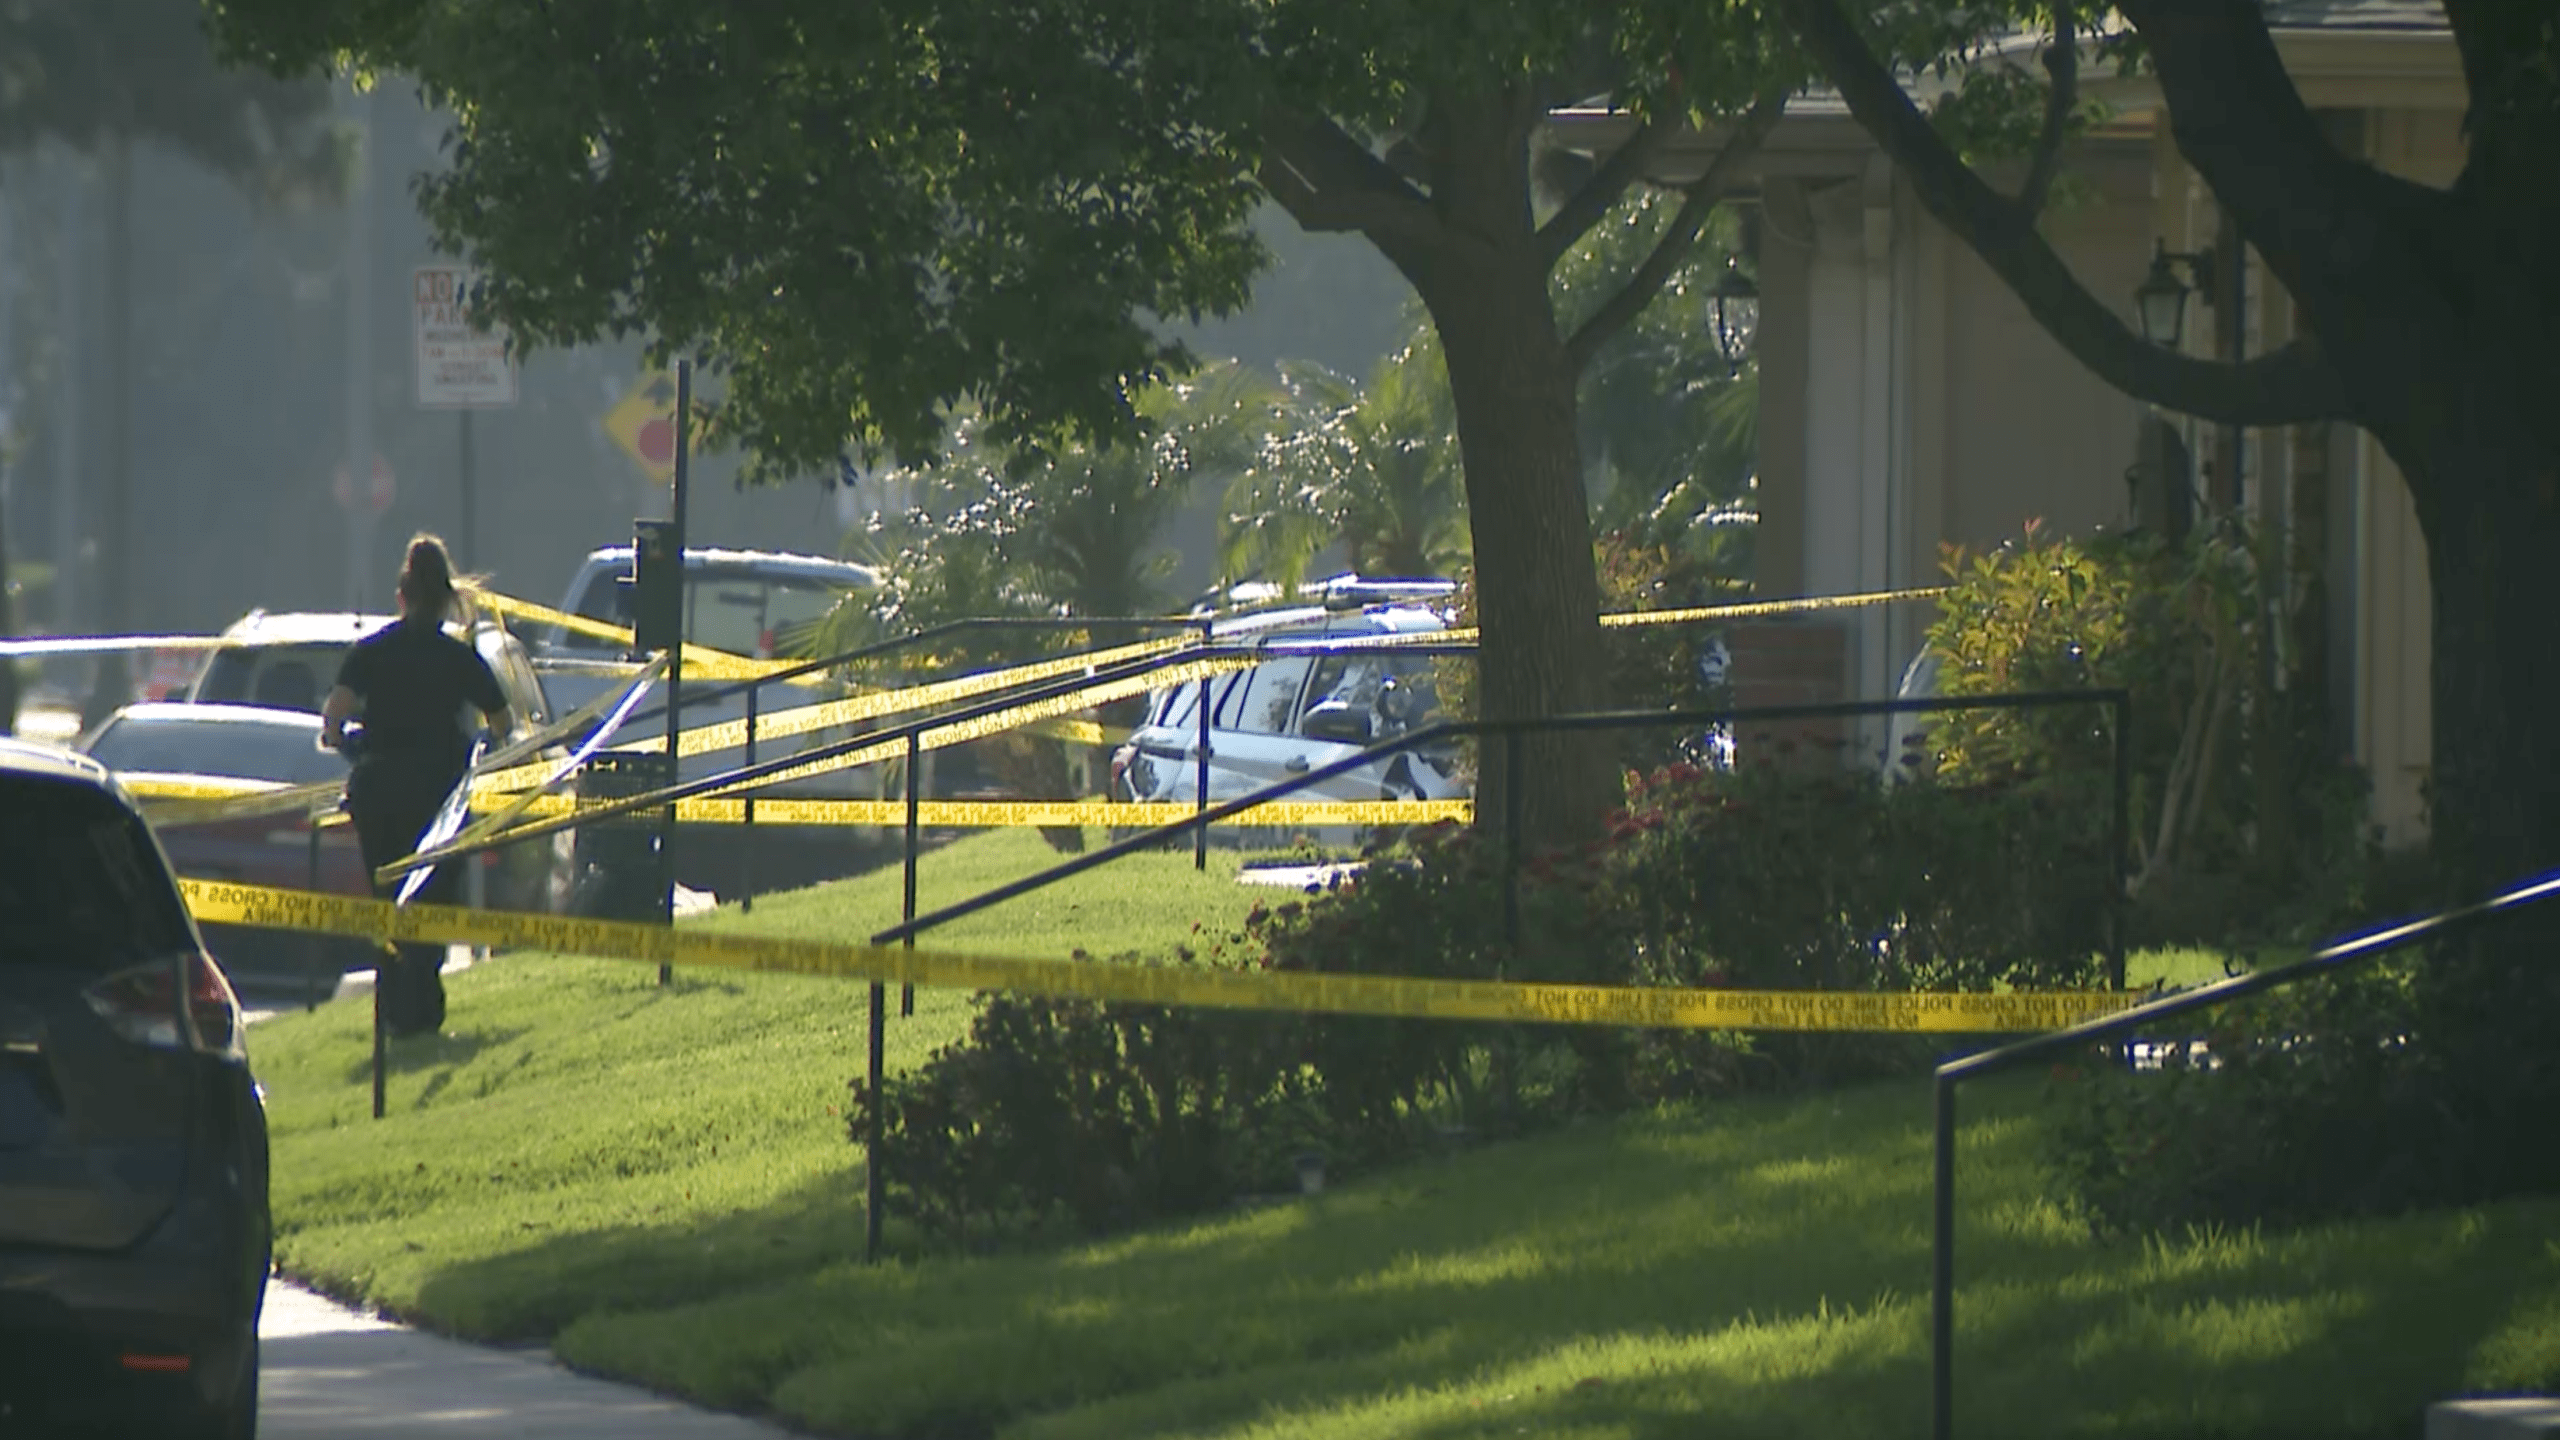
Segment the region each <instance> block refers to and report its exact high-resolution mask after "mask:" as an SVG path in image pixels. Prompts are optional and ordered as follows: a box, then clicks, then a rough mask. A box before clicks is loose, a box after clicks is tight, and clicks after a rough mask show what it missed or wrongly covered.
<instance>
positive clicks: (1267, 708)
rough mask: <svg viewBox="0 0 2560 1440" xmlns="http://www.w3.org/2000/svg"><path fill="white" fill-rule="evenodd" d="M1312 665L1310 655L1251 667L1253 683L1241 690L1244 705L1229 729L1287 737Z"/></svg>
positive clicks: (1294, 722)
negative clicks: (1299, 696) (1301, 689)
mask: <svg viewBox="0 0 2560 1440" xmlns="http://www.w3.org/2000/svg"><path fill="white" fill-rule="evenodd" d="M1314 664H1315V657H1314V656H1312V655H1290V656H1285V657H1283V658H1281V659H1278V660H1272V661H1267V662H1265V663H1263V664H1260V665H1257V666H1255V667H1253V670H1252V672H1251V673H1252V676H1253V682H1252V683H1251V684H1249V685H1247V686H1245V687H1244V703H1243V705H1242V706H1241V707H1238V708H1237V709H1236V713H1235V714H1234V715H1233V717H1232V721H1233V723H1232V724H1231V725H1230V727H1229V728H1231V729H1235V730H1241V731H1243V732H1245V733H1246V734H1249V735H1286V734H1288V733H1289V732H1290V731H1291V730H1293V729H1295V728H1297V721H1298V691H1299V689H1300V688H1301V687H1302V686H1303V685H1304V684H1305V682H1306V678H1307V671H1308V669H1309V668H1310V667H1311V666H1313V665H1314ZM1221 708H1224V707H1221Z"/></svg>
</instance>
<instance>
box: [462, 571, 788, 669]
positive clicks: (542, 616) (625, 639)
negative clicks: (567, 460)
mask: <svg viewBox="0 0 2560 1440" xmlns="http://www.w3.org/2000/svg"><path fill="white" fill-rule="evenodd" d="M468 593H469V595H470V597H471V600H472V603H474V604H476V605H479V606H480V607H482V608H483V609H487V610H492V611H495V612H496V613H498V614H500V615H504V616H507V617H509V618H511V619H516V620H530V621H532V622H533V623H534V624H536V625H552V626H557V627H558V628H560V629H563V630H567V631H571V632H573V633H575V634H579V635H586V636H590V637H592V638H594V639H598V640H605V641H610V642H612V643H614V644H617V645H621V646H624V647H626V648H628V647H629V646H630V645H631V643H632V637H631V631H630V630H629V629H628V628H626V627H624V626H620V625H614V624H609V623H607V622H605V621H602V620H594V619H590V618H588V617H587V616H584V615H572V614H570V613H569V612H568V611H566V610H554V609H552V608H551V607H550V606H548V605H537V604H535V603H534V602H532V601H530V600H519V599H517V598H516V597H515V596H513V595H508V594H505V593H502V592H500V591H496V590H490V589H486V588H483V587H481V586H476V585H475V586H472V587H471V588H470V590H469V592H468ZM799 663H801V662H799V661H797V660H751V659H749V658H747V657H746V656H744V655H732V654H730V653H729V652H728V651H726V650H714V649H712V648H711V647H710V646H708V645H693V644H687V645H686V646H685V647H684V668H685V673H686V674H689V675H694V676H699V677H702V678H706V679H712V680H758V679H762V678H763V677H765V676H767V675H771V674H773V673H774V672H775V671H777V670H788V669H790V668H792V667H793V666H795V665H798V664H799ZM785 683H790V684H800V685H817V684H824V683H825V677H824V676H822V675H816V674H811V675H795V676H793V677H791V679H790V680H789V681H787V682H785Z"/></svg>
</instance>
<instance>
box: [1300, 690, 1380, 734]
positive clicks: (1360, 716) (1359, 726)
mask: <svg viewBox="0 0 2560 1440" xmlns="http://www.w3.org/2000/svg"><path fill="white" fill-rule="evenodd" d="M1298 729H1299V732H1300V733H1301V734H1304V735H1305V736H1306V737H1307V738H1308V739H1310V740H1326V741H1331V742H1332V743H1334V744H1336V745H1366V744H1368V743H1369V734H1370V730H1369V712H1368V711H1366V710H1357V709H1354V708H1352V707H1351V706H1349V705H1347V704H1345V703H1343V702H1342V701H1340V700H1327V701H1325V702H1323V703H1322V704H1320V705H1315V706H1311V707H1309V708H1308V710H1307V713H1306V718H1305V719H1303V720H1302V721H1300V722H1299V725H1298Z"/></svg>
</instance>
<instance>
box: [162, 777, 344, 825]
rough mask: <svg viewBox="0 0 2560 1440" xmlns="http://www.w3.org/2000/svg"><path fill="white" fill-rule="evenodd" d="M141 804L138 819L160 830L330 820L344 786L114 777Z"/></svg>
mask: <svg viewBox="0 0 2560 1440" xmlns="http://www.w3.org/2000/svg"><path fill="white" fill-rule="evenodd" d="M116 778H117V779H118V780H120V781H122V782H123V784H124V788H125V790H126V792H127V793H128V794H130V795H132V796H133V797H134V798H135V799H137V800H140V801H141V802H142V813H143V815H144V817H145V818H147V819H149V820H150V821H151V823H152V824H154V825H158V826H162V827H177V826H183V825H211V824H215V823H218V822H220V821H224V820H247V819H253V818H256V817H258V816H264V815H297V816H310V815H313V814H329V813H331V812H334V811H335V810H336V809H337V805H338V797H339V795H340V793H341V792H342V791H343V790H344V789H345V786H344V785H343V784H342V783H341V782H339V781H336V780H315V781H312V782H311V783H309V784H304V785H281V784H278V783H276V782H275V781H272V780H240V779H233V778H231V777H228V776H219V775H187V776H179V775H158V774H125V775H118V776H117V777H116Z"/></svg>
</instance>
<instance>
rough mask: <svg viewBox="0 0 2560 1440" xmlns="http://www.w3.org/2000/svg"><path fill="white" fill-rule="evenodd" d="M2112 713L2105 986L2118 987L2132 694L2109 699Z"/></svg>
mask: <svg viewBox="0 0 2560 1440" xmlns="http://www.w3.org/2000/svg"><path fill="white" fill-rule="evenodd" d="M2109 706H2110V708H2111V709H2113V710H2114V711H2115V712H2116V713H2115V722H2116V723H2115V733H2116V746H2115V751H2116V753H2115V771H2116V773H2115V793H2114V798H2113V802H2112V806H2111V808H2110V810H2109V812H2108V817H2107V822H2108V823H2107V853H2108V856H2109V860H2108V867H2107V873H2108V875H2109V877H2110V879H2111V880H2112V883H2111V884H2110V885H2109V886H2108V887H2107V986H2108V988H2110V989H2114V990H2122V989H2123V988H2124V984H2125V976H2124V927H2125V903H2126V899H2127V897H2126V895H2125V886H2126V885H2127V884H2128V883H2129V881H2130V877H2129V874H2128V871H2127V865H2128V860H2127V855H2128V852H2129V851H2131V850H2132V848H2133V697H2132V696H2131V695H2129V694H2118V695H2117V696H2115V698H2114V699H2113V700H2112V701H2110V702H2109Z"/></svg>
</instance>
